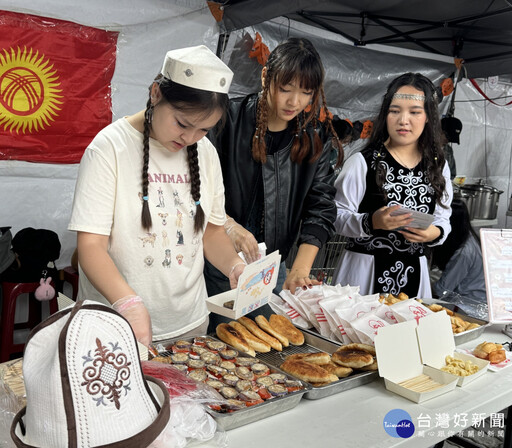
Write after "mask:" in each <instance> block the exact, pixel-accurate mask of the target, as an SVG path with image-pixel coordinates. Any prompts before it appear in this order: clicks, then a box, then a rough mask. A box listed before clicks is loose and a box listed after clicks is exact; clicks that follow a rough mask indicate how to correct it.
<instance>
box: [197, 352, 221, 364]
mask: <svg viewBox="0 0 512 448" xmlns="http://www.w3.org/2000/svg"><path fill="white" fill-rule="evenodd" d="M201 359H202V360H203V361H204V362H205V363H206V364H214V365H216V366H218V365H219V364H220V356H219V355H217V354H216V353H212V352H204V353H201Z"/></svg>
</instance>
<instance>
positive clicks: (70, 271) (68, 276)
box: [60, 266, 78, 302]
mask: <svg viewBox="0 0 512 448" xmlns="http://www.w3.org/2000/svg"><path fill="white" fill-rule="evenodd" d="M60 280H61V291H60V292H61V293H64V282H68V283H69V284H70V285H71V288H72V296H71V298H72V299H73V300H74V301H75V302H76V297H77V295H78V271H77V270H76V269H75V268H74V267H73V266H66V267H65V268H64V269H61V271H60Z"/></svg>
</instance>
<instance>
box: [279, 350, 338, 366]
mask: <svg viewBox="0 0 512 448" xmlns="http://www.w3.org/2000/svg"><path fill="white" fill-rule="evenodd" d="M286 359H294V360H301V361H306V362H309V363H311V364H318V365H320V364H328V363H330V362H331V355H329V353H325V352H318V353H294V354H293V355H289V356H287V357H286Z"/></svg>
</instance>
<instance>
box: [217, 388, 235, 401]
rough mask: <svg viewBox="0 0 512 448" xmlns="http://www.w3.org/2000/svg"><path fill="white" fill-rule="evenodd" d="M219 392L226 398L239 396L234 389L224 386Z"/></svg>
mask: <svg viewBox="0 0 512 448" xmlns="http://www.w3.org/2000/svg"><path fill="white" fill-rule="evenodd" d="M219 392H220V393H221V395H222V396H223V397H224V398H228V399H230V398H235V397H237V396H238V391H237V390H236V389H235V388H234V387H230V386H224V387H222V388H221V389H220V390H219Z"/></svg>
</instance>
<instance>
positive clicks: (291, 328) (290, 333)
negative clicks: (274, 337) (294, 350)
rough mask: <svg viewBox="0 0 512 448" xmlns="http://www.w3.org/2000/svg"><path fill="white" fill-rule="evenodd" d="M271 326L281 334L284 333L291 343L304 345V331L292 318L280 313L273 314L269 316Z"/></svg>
mask: <svg viewBox="0 0 512 448" xmlns="http://www.w3.org/2000/svg"><path fill="white" fill-rule="evenodd" d="M269 324H270V326H271V327H272V328H273V329H274V330H275V331H277V332H279V333H280V334H282V335H284V336H285V337H286V338H287V339H288V341H290V344H292V345H302V344H304V341H305V339H304V333H302V331H300V330H299V329H298V328H297V327H296V326H295V325H293V324H292V322H291V320H290V319H288V318H287V317H284V316H281V315H280V314H271V315H270V318H269Z"/></svg>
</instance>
